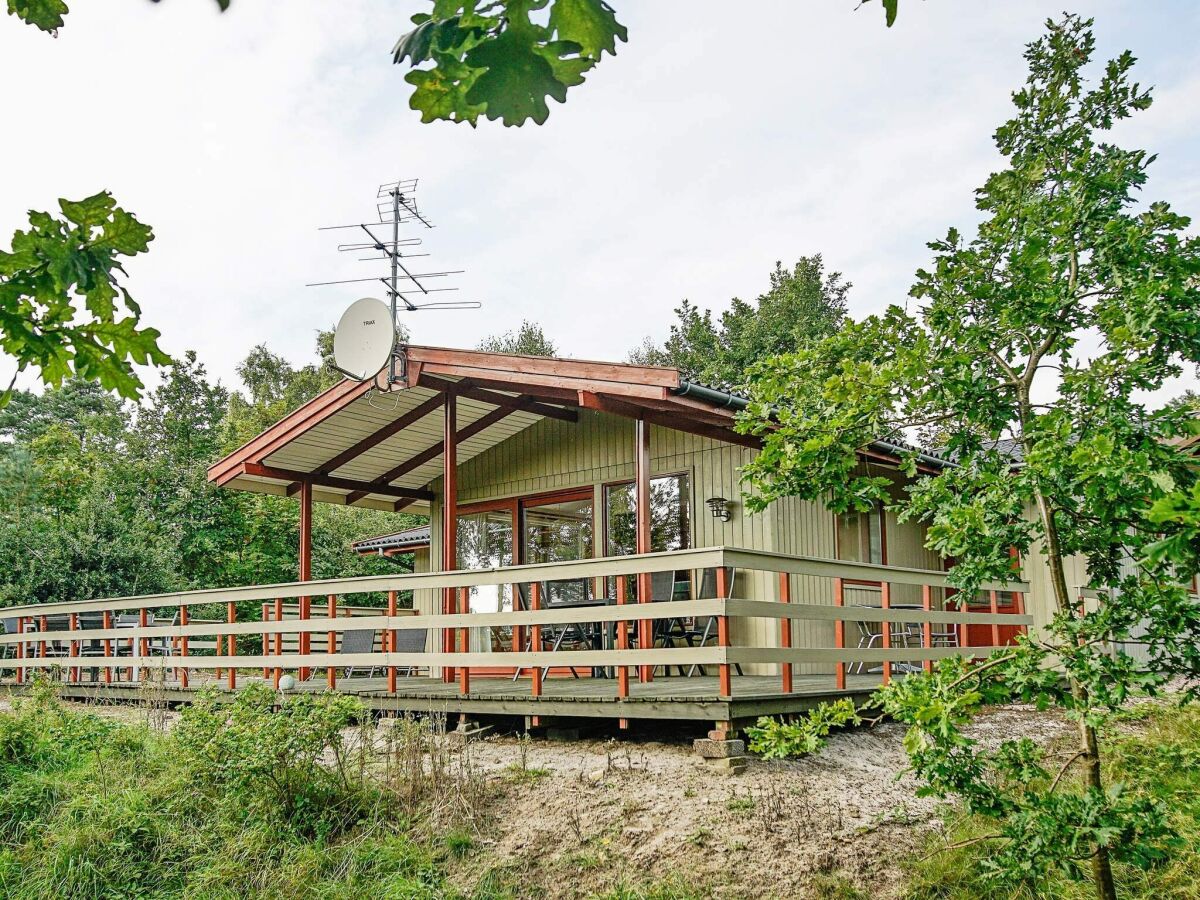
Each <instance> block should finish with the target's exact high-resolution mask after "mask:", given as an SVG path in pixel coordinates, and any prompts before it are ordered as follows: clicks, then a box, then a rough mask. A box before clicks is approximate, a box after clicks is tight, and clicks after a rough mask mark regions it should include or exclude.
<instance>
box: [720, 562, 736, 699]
mask: <svg viewBox="0 0 1200 900" xmlns="http://www.w3.org/2000/svg"><path fill="white" fill-rule="evenodd" d="M717 596H718V597H719V598H721V599H722V600H724V599H726V598H727V597H728V596H729V570H728V569H726V568H725V567H724V566H717ZM717 646H719V647H723V648H725V649H726V650H728V649H729V616H717ZM717 673H718V680H719V682H720V690H719V691H718V693H719V694H720V695H721V696H722V697H732V696H733V676H732V673H731V672H730V668H729V663H727V662H723V663H720V664H719V665H718V667H717Z"/></svg>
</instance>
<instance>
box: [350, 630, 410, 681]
mask: <svg viewBox="0 0 1200 900" xmlns="http://www.w3.org/2000/svg"><path fill="white" fill-rule="evenodd" d="M395 634H396V652H397V653H424V652H425V642H426V641H427V640H428V639H429V630H428V629H426V628H404V629H401V630H398V631H396V632H395ZM344 643H345V639H344V638H343V644H344ZM372 643H374V638H372ZM418 668H419V667H418V666H398V667H397V671H400V670H403V672H404V676H405V677H406V678H411V677H412V676H414V675H416V674H417V669H418Z"/></svg>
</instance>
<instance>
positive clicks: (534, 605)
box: [529, 581, 542, 697]
mask: <svg viewBox="0 0 1200 900" xmlns="http://www.w3.org/2000/svg"><path fill="white" fill-rule="evenodd" d="M529 608H530V609H531V610H538V609H541V608H542V585H541V582H539V581H534V582H532V583H531V584H530V585H529ZM529 635H530V641H531V643H530V648H531V649H532V650H533V651H534V652H537V651H538V650H540V649H541V647H542V626H541V625H530V626H529ZM530 693H531V694H533V696H535V697H539V696H541V693H542V667H541V665H540V664H535V665H534V666H533V668H532V670H531V675H530Z"/></svg>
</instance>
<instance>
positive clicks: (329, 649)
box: [325, 594, 375, 691]
mask: <svg viewBox="0 0 1200 900" xmlns="http://www.w3.org/2000/svg"><path fill="white" fill-rule="evenodd" d="M326 603H327V606H326V610H325V613H326V615H328V616H329V618H331V619H336V618H337V594H330V595H329V596H328V598H326ZM371 649H372V650H374V649H375V648H374V647H372V648H371ZM325 652H326V653H328V654H330V655H332V654H334V653H336V652H337V632H336V631H329V632H326V634H325ZM325 686H326V687H327V688H329V690H331V691H336V690H337V666H334V665H332V664H331V665H328V666H326V667H325Z"/></svg>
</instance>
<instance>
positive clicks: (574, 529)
mask: <svg viewBox="0 0 1200 900" xmlns="http://www.w3.org/2000/svg"><path fill="white" fill-rule="evenodd" d="M524 532H525V562H527V563H546V562H569V561H571V560H576V559H591V557H592V500H591V498H590V497H589V498H584V499H578V500H561V501H559V502H557V503H544V504H539V505H537V506H530V507H527V508H526V509H525V511H524ZM546 594H547V596H546V602H548V603H569V602H573V601H575V602H577V601H582V600H587V599H589V598H590V597H591V581H590V579H586V578H581V579H574V580H571V581H551V582H549V583H547V585H546Z"/></svg>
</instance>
